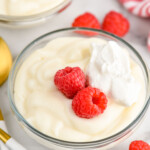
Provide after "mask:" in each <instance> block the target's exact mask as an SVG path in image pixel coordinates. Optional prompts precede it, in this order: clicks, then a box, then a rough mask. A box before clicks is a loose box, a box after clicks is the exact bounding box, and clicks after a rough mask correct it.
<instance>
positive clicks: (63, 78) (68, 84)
mask: <svg viewBox="0 0 150 150" xmlns="http://www.w3.org/2000/svg"><path fill="white" fill-rule="evenodd" d="M54 82H55V85H56V87H57V88H58V89H59V90H60V91H61V92H62V93H63V94H64V95H66V97H68V98H73V97H74V96H75V95H76V93H77V92H78V91H80V90H81V89H83V88H84V87H85V82H86V79H85V75H84V72H83V71H82V70H81V69H80V68H79V67H73V68H72V67H66V68H64V69H61V70H59V71H57V72H56V74H55V77H54Z"/></svg>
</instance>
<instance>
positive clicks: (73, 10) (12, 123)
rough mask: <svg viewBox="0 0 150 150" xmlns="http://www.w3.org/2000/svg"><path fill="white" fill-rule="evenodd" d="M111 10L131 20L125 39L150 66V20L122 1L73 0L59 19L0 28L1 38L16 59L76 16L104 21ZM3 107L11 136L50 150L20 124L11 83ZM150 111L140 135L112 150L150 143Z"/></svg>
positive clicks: (1, 96)
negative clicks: (148, 45)
mask: <svg viewBox="0 0 150 150" xmlns="http://www.w3.org/2000/svg"><path fill="white" fill-rule="evenodd" d="M110 10H116V11H119V12H121V13H123V14H124V15H125V16H126V17H127V18H128V19H129V21H130V23H131V28H130V32H129V33H128V34H127V35H126V36H125V37H124V39H125V40H126V41H128V42H129V43H130V44H131V45H133V46H134V47H135V48H136V49H137V50H138V51H139V53H140V54H141V55H142V57H143V58H144V60H145V61H146V62H147V63H148V65H149V66H150V64H149V60H150V52H148V50H147V48H146V38H147V35H148V31H149V30H150V18H149V19H143V18H138V17H136V16H134V15H132V14H130V13H128V12H127V11H126V10H125V9H124V8H123V7H122V6H121V5H120V4H119V3H118V0H73V3H72V4H71V6H70V7H69V8H68V9H66V10H65V11H64V12H62V13H61V14H59V15H58V16H57V17H54V18H52V19H51V20H49V21H48V22H46V23H44V24H42V25H41V24H40V25H38V26H34V27H32V28H25V29H10V28H5V27H0V36H2V37H3V38H4V39H5V40H6V42H7V43H8V45H9V47H10V49H11V52H12V55H13V58H14V59H15V57H16V56H17V55H18V54H19V52H21V50H22V49H23V48H24V47H25V46H26V45H27V44H28V43H29V42H31V41H32V40H33V39H35V38H36V37H38V36H40V35H42V34H44V33H46V32H49V31H52V30H55V29H58V28H63V27H70V26H71V23H72V21H73V20H74V18H75V17H76V16H78V15H79V14H81V13H84V12H86V11H89V12H92V13H94V14H95V15H96V16H97V18H98V19H99V20H100V22H102V20H103V17H104V16H105V14H106V13H107V12H109V11H110ZM0 108H1V109H2V112H3V115H4V118H5V121H6V124H7V128H8V131H9V133H10V134H11V135H12V136H13V137H14V138H15V139H16V140H18V141H19V142H20V143H21V144H23V145H24V146H25V147H26V148H27V149H28V150H48V148H45V147H43V146H41V145H40V144H38V143H37V142H36V141H34V140H33V139H31V138H30V137H29V136H28V135H27V134H26V133H25V132H24V131H23V130H22V129H21V127H20V126H19V125H18V123H17V122H16V120H15V119H14V116H13V115H12V112H11V110H10V107H9V102H8V97H7V82H6V83H5V84H4V85H3V86H1V87H0ZM149 114H150V108H149V110H148V112H147V115H146V118H145V120H144V121H143V123H142V124H141V126H140V127H139V128H138V129H137V130H136V132H135V133H134V134H133V135H132V136H131V137H130V138H128V140H126V141H124V142H123V143H121V144H119V145H118V146H116V147H114V148H112V149H111V150H128V145H129V143H130V142H131V141H132V140H135V139H142V140H146V141H149V142H150V118H149V117H148V116H149Z"/></svg>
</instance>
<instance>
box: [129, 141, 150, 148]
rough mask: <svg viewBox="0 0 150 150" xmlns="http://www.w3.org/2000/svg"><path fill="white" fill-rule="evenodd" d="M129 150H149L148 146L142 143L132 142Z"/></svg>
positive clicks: (149, 146)
mask: <svg viewBox="0 0 150 150" xmlns="http://www.w3.org/2000/svg"><path fill="white" fill-rule="evenodd" d="M129 150H150V145H149V144H148V143H146V142H144V141H133V142H131V144H130V146H129Z"/></svg>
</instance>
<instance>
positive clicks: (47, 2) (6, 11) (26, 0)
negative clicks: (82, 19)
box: [0, 0, 66, 16]
mask: <svg viewBox="0 0 150 150" xmlns="http://www.w3.org/2000/svg"><path fill="white" fill-rule="evenodd" d="M65 1H66V0H0V14H1V15H10V16H29V15H35V14H38V13H41V12H44V11H47V10H50V9H54V8H55V7H57V6H58V5H60V4H62V3H63V2H65Z"/></svg>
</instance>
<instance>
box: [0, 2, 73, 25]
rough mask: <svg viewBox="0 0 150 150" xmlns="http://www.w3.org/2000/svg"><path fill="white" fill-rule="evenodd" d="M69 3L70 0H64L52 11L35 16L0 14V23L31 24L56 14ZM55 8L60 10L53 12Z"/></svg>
mask: <svg viewBox="0 0 150 150" xmlns="http://www.w3.org/2000/svg"><path fill="white" fill-rule="evenodd" d="M71 1H72V0H65V1H64V2H62V3H60V4H59V5H57V6H55V7H54V8H53V9H49V10H46V11H43V12H40V13H37V14H33V15H28V16H9V15H2V14H0V23H3V24H12V25H19V24H26V23H31V22H32V21H38V20H40V19H43V18H47V17H50V16H52V15H54V14H56V13H57V12H59V11H60V10H61V9H63V8H64V7H66V6H67V5H69V4H70V3H71ZM56 8H60V9H57V10H55V9H56ZM53 10H55V11H53Z"/></svg>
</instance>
